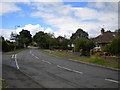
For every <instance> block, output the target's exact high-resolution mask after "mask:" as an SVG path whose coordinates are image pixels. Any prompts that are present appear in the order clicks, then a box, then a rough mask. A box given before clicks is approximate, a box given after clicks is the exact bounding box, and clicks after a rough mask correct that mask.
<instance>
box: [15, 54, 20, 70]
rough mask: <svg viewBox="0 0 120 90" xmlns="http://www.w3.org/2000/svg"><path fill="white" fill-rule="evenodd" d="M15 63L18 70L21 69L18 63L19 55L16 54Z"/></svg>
mask: <svg viewBox="0 0 120 90" xmlns="http://www.w3.org/2000/svg"><path fill="white" fill-rule="evenodd" d="M15 63H16V66H17V69H20V68H19V65H18V62H17V54H15Z"/></svg>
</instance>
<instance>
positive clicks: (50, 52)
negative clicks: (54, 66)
mask: <svg viewBox="0 0 120 90" xmlns="http://www.w3.org/2000/svg"><path fill="white" fill-rule="evenodd" d="M42 51H43V52H44V53H47V54H49V55H55V56H59V57H70V55H65V54H60V53H56V52H53V51H50V50H42Z"/></svg>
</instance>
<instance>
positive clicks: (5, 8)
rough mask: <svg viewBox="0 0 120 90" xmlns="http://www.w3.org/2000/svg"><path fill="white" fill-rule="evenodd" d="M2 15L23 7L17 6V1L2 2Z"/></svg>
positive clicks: (0, 10) (0, 8)
mask: <svg viewBox="0 0 120 90" xmlns="http://www.w3.org/2000/svg"><path fill="white" fill-rule="evenodd" d="M0 6H1V7H0V15H4V14H6V13H11V12H17V11H21V8H19V7H17V6H16V5H15V3H0Z"/></svg>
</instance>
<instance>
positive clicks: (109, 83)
mask: <svg viewBox="0 0 120 90" xmlns="http://www.w3.org/2000/svg"><path fill="white" fill-rule="evenodd" d="M2 56H3V58H2V60H3V62H2V64H3V67H2V69H3V74H2V75H3V78H5V79H6V81H7V82H8V84H9V85H10V87H13V88H24V87H26V88H118V85H119V83H120V82H119V80H118V70H112V69H107V68H102V67H97V66H92V65H87V64H83V63H80V62H74V61H71V60H68V59H65V58H61V57H55V56H52V55H47V54H45V53H43V52H41V51H40V50H38V49H37V48H30V49H27V50H24V51H22V52H20V53H17V54H16V55H12V54H3V55H2Z"/></svg>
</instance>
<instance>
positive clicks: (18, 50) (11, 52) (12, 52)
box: [5, 48, 26, 54]
mask: <svg viewBox="0 0 120 90" xmlns="http://www.w3.org/2000/svg"><path fill="white" fill-rule="evenodd" d="M25 49H26V48H24V49H17V50H15V51H10V52H5V53H6V54H14V53H18V52H21V51H23V50H25Z"/></svg>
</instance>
